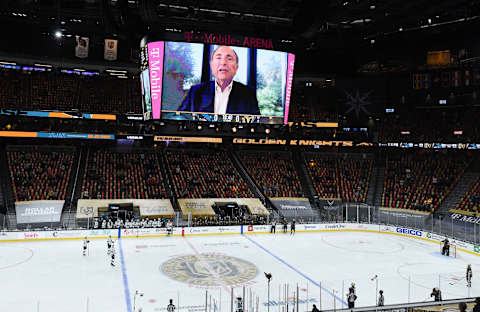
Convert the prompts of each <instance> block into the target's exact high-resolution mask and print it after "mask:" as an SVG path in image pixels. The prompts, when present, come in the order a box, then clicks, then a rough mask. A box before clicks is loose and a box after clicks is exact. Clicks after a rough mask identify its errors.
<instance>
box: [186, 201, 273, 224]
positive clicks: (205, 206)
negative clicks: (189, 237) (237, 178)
mask: <svg viewBox="0 0 480 312" xmlns="http://www.w3.org/2000/svg"><path fill="white" fill-rule="evenodd" d="M219 203H237V205H239V206H242V205H245V206H247V209H248V211H249V212H250V213H251V214H254V215H265V216H266V215H268V214H269V213H268V210H267V209H266V208H265V206H264V205H263V204H262V202H261V201H260V200H259V199H258V198H180V199H178V205H179V206H180V210H181V211H182V214H183V218H184V219H187V218H188V215H189V214H190V213H191V214H192V217H206V216H212V217H213V216H215V212H214V211H213V208H212V207H213V206H214V205H215V204H219Z"/></svg>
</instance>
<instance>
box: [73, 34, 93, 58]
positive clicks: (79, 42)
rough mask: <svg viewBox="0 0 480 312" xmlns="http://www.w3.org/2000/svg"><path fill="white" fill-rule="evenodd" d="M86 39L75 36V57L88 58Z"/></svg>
mask: <svg viewBox="0 0 480 312" xmlns="http://www.w3.org/2000/svg"><path fill="white" fill-rule="evenodd" d="M89 40H90V39H89V38H88V37H80V36H75V56H76V57H78V58H87V57H88V45H89Z"/></svg>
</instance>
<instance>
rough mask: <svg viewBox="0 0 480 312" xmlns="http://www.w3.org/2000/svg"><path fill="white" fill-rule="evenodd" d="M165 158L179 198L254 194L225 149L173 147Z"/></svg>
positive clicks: (247, 195) (229, 196)
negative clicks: (183, 148)
mask: <svg viewBox="0 0 480 312" xmlns="http://www.w3.org/2000/svg"><path fill="white" fill-rule="evenodd" d="M165 159H166V161H167V171H168V172H169V174H170V180H171V181H172V183H173V188H174V191H175V194H176V196H177V197H178V198H235V197H239V198H246V197H254V196H253V193H252V192H251V191H250V189H249V187H248V185H247V184H246V183H245V181H243V179H242V177H241V176H240V175H239V174H238V172H237V171H236V169H235V167H234V166H233V164H232V162H231V160H230V158H229V157H228V155H227V153H225V152H223V151H209V152H203V151H183V150H169V151H167V152H166V154H165Z"/></svg>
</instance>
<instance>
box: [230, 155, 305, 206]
mask: <svg viewBox="0 0 480 312" xmlns="http://www.w3.org/2000/svg"><path fill="white" fill-rule="evenodd" d="M238 155H239V157H240V159H241V161H242V163H243V165H244V166H245V168H246V169H247V171H248V173H249V174H250V176H251V177H252V178H253V179H254V180H255V182H256V183H257V185H258V186H259V187H260V189H261V190H262V191H263V193H264V194H265V196H267V197H303V192H302V186H301V184H300V180H299V179H298V175H297V172H296V171H295V166H294V164H293V161H292V159H291V158H290V154H289V153H285V152H241V153H238Z"/></svg>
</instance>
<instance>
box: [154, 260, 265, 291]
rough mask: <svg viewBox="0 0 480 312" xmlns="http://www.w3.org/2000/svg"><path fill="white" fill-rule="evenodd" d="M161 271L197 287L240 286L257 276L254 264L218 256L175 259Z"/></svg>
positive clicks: (163, 266) (169, 261) (165, 264)
mask: <svg viewBox="0 0 480 312" xmlns="http://www.w3.org/2000/svg"><path fill="white" fill-rule="evenodd" d="M161 270H162V272H163V273H164V274H165V275H167V276H168V277H170V278H171V279H174V280H177V281H181V282H185V283H188V284H193V285H198V286H221V285H224V284H226V285H234V284H242V283H246V282H248V281H250V280H252V279H254V278H255V277H256V276H257V274H258V270H257V267H256V266H255V265H254V264H252V263H250V262H248V261H245V260H243V259H239V258H235V257H230V256H226V255H219V254H200V255H188V256H182V257H177V258H174V259H171V260H168V261H167V262H165V263H163V264H162V267H161Z"/></svg>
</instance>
